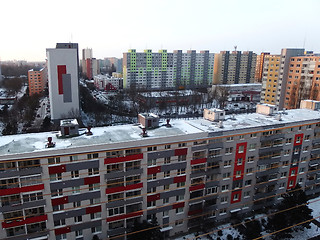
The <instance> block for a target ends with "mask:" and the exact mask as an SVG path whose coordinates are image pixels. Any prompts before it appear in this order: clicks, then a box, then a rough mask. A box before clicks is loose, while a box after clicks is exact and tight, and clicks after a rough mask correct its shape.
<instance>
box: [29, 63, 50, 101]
mask: <svg viewBox="0 0 320 240" xmlns="http://www.w3.org/2000/svg"><path fill="white" fill-rule="evenodd" d="M28 82H29V96H32V95H34V94H41V93H42V92H43V90H44V88H45V86H46V84H47V82H48V75H47V69H46V68H34V69H30V70H29V71H28Z"/></svg>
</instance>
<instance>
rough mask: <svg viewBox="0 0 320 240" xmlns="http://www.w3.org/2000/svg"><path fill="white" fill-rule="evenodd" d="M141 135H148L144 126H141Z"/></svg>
mask: <svg viewBox="0 0 320 240" xmlns="http://www.w3.org/2000/svg"><path fill="white" fill-rule="evenodd" d="M141 136H142V137H148V133H147V129H146V128H145V127H144V128H142V133H141Z"/></svg>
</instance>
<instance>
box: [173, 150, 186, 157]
mask: <svg viewBox="0 0 320 240" xmlns="http://www.w3.org/2000/svg"><path fill="white" fill-rule="evenodd" d="M187 153H188V148H181V149H175V150H174V155H175V156H181V155H187Z"/></svg>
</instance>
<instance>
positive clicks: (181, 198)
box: [176, 195, 184, 202]
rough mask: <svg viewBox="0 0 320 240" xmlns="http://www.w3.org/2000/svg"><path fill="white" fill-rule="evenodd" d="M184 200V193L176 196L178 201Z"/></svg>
mask: <svg viewBox="0 0 320 240" xmlns="http://www.w3.org/2000/svg"><path fill="white" fill-rule="evenodd" d="M183 200H184V195H177V196H176V201H177V202H179V201H183Z"/></svg>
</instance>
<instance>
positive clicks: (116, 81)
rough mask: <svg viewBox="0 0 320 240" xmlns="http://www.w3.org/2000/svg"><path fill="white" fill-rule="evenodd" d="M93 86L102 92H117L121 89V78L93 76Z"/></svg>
mask: <svg viewBox="0 0 320 240" xmlns="http://www.w3.org/2000/svg"><path fill="white" fill-rule="evenodd" d="M94 85H95V86H96V88H98V89H99V90H102V91H104V90H105V91H110V90H111V91H114V90H119V89H122V88H123V78H118V77H109V76H107V75H97V76H94Z"/></svg>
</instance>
